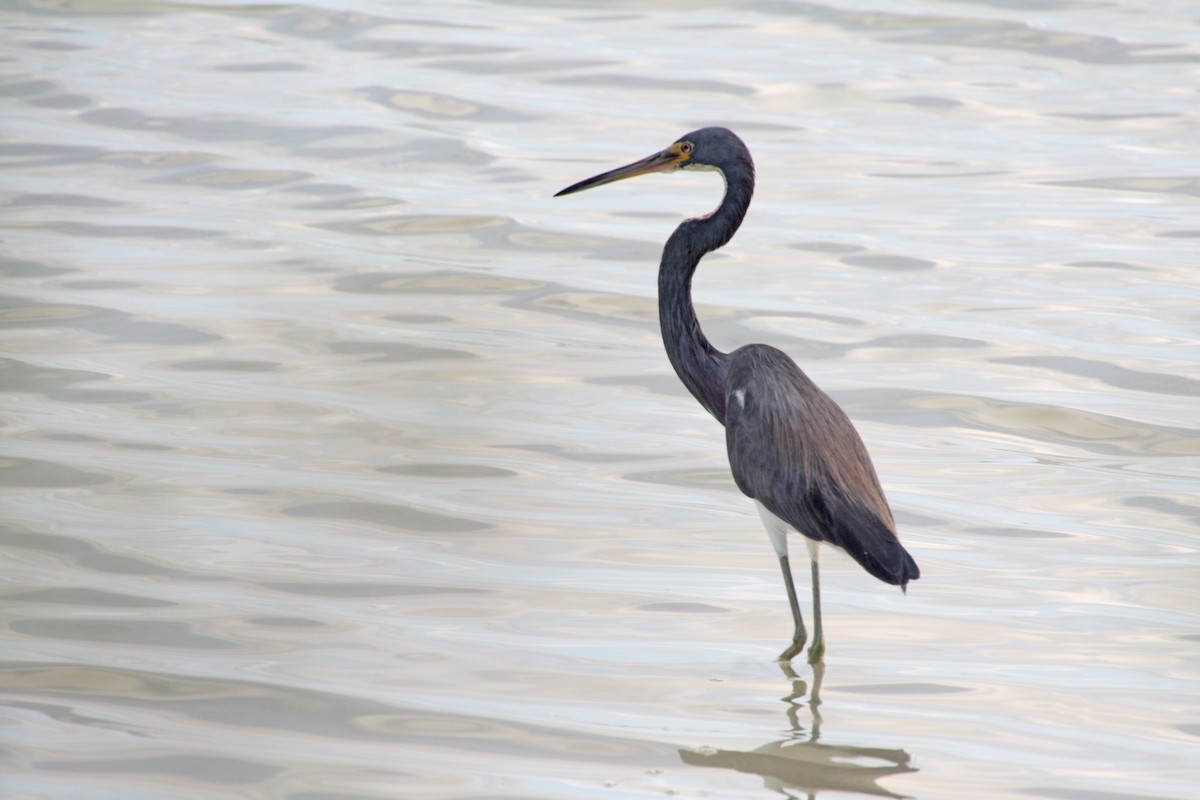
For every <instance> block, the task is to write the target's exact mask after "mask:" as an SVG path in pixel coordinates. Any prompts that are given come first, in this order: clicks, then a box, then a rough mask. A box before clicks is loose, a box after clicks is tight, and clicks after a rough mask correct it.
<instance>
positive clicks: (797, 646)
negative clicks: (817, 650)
mask: <svg viewBox="0 0 1200 800" xmlns="http://www.w3.org/2000/svg"><path fill="white" fill-rule="evenodd" d="M803 650H804V639H797V640H793V641H792V643H791V644H790V645H788V648H787V649H786V650H784V651H783V652H782V653H780V654H779V657H778V658H776V659H775V660H776V661H782V662H789V661H791V660H792V659H793V658H795V657H796V656H798V655H800V653H801V652H802V651H803Z"/></svg>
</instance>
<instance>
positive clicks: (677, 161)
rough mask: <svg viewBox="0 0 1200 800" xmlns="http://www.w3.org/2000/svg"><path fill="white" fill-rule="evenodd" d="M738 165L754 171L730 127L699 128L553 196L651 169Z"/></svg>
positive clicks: (634, 175) (727, 167)
mask: <svg viewBox="0 0 1200 800" xmlns="http://www.w3.org/2000/svg"><path fill="white" fill-rule="evenodd" d="M738 167H742V168H748V169H749V171H750V174H751V175H752V174H753V170H754V166H753V163H752V162H751V161H750V152H749V151H748V150H747V149H746V145H745V144H744V143H743V142H742V140H741V139H739V138H738V136H737V134H735V133H734V132H733V131H731V130H729V129H727V128H700V129H699V130H695V131H692V132H691V133H688V134H685V135H683V136H681V137H679V138H678V139H677V140H675V142H674V143H673V144H672V145H671V146H670V147H668V148H666V149H665V150H659V151H658V152H657V153H654V154H652V155H649V156H647V157H646V158H643V159H641V160H640V161H635V162H633V163H632V164H626V165H625V166H623V167H617V168H616V169H613V170H609V171H608V172H602V173H600V174H599V175H596V176H594V177H591V178H588V179H586V180H582V181H580V182H579V183H575V184H572V185H570V186H568V187H567V188H565V189H563V190H562V191H561V192H558V193H557V194H555V195H554V196H555V197H560V196H562V195H564V194H574V193H575V192H582V191H583V190H584V189H593V188H595V187H597V186H603V185H604V184H606V183H612V182H613V181H620V180H624V179H625V178H634V177H637V176H638V175H646V174H648V173H651V172H674V171H675V170H677V169H696V170H716V171H718V172H721V173H722V174H725V173H726V171H727V170H730V169H734V168H738Z"/></svg>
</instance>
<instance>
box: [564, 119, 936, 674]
mask: <svg viewBox="0 0 1200 800" xmlns="http://www.w3.org/2000/svg"><path fill="white" fill-rule="evenodd" d="M676 169H703V170H717V171H719V172H720V173H721V174H722V176H723V177H724V178H725V185H726V190H725V195H724V197H723V198H722V200H721V204H720V205H719V206H718V207H717V209H716V210H715V211H713V212H712V213H711V214H708V215H706V216H703V217H697V218H694V219H688V220H684V222H683V223H681V224H680V225H679V227H678V228H676V230H675V232H674V233H672V234H671V236H670V238H668V239H667V243H666V245H665V246H664V247H663V255H662V261H661V263H660V265H659V272H658V298H659V322H660V325H661V327H662V337H663V344H664V345H665V346H666V349H667V357H668V358H669V359H670V361H671V365H672V367H674V369H675V372H676V374H677V375H678V376H679V379H680V380H681V381H683V384H684V386H686V387H687V389H688V391H690V392H691V393H692V395H693V396H694V397H695V398H696V399H697V400H698V401H699V402H700V404H701V405H702V406H704V408H706V409H707V410H708V411H709V413H711V414H712V415H713V416H714V417H715V418H716V419H717V420H718V421H719V422H720V423H721V424H722V425H724V426H725V440H726V444H727V446H728V450H729V466H730V469H731V470H732V472H733V478H734V481H735V482H736V483H737V486H738V488H739V489H741V490H742V492H743V493H745V494H746V495H747V496H749V497H751V498H753V499H754V500H756V501H757V502H758V503H759V506H760V513H762V516H763V522H764V523H765V524H766V526H767V530H768V533H769V534H770V535H771V541H772V544H773V545H774V547H775V550H776V554H777V555H778V557H779V562H780V565H781V567H782V570H783V575H784V582H785V587H786V589H787V592H788V602H789V605H790V606H791V611H792V616H793V619H794V622H795V626H796V628H795V634H794V635H793V639H792V644H791V645H790V646H789V647H788V648H787V649H786V650H784V652H783V653H782V654H781V655H780V658H781V659H784V660H790V659H791V658H792V657H794V656H795V655H796V654H797V653H798V652H799V651H800V650H801V649H802V648H803V646H804V643H805V641H806V640H807V632H806V630H805V628H804V622H803V618H802V616H801V614H800V609H799V605H798V603H797V601H796V593H795V586H794V582H793V580H792V573H791V566H790V561H789V558H788V551H787V542H786V535H785V534H786V532H787V529H788V528H791V529H794V530H796V531H798V532H800V533H802V534H803V535H804V536H806V537H808V539H809V540H810V541H811V542H819V543H825V544H829V545H832V546H835V547H839V548H841V549H842V550H845V551H846V552H847V553H849V554H850V556H851V557H852V558H853V559H854V560H855V561H857V562H858V563H859V564H860V565H862V567H863V568H864V569H865V570H867V572H869V573H871V574H872V575H874V576H875V577H876V578H878V579H880V580H881V581H884V582H886V583H890V584H894V585H898V586H900V587H901V588H904V587H906V586H907V584H908V582H909V581H911V580H916V579H917V578H918V577H920V570H919V569H918V568H917V564H916V562H915V561H913V559H912V556H910V555H909V554H908V552H907V551H906V550H905V549H904V547H903V546H902V545H901V544H900V540H899V538H898V537H897V535H896V527H895V522H894V521H893V519H892V513H891V510H890V509H889V508H888V504H887V500H886V499H885V497H884V494H883V489H882V488H881V487H880V484H879V479H878V477H877V476H876V474H875V468H874V466H872V464H871V458H870V456H869V455H868V454H867V449H866V447H865V445H863V442H862V439H861V438H860V437H859V435H858V432H857V431H856V430H855V429H854V425H853V424H852V423H851V422H850V419H849V418H848V417H847V416H846V414H845V412H843V411H842V409H841V408H840V407H839V406H838V405H837V403H835V402H834V401H833V400H832V399H831V398H830V397H829V396H828V395H827V394H825V393H824V392H822V391H821V390H820V389H819V388H818V387H817V385H816V384H814V383H813V382H812V381H811V380H809V378H808V376H807V375H805V374H804V372H803V371H802V370H801V369H800V368H799V367H798V366H796V364H795V362H794V361H792V359H791V358H789V357H788V356H787V355H786V354H785V353H783V352H782V351H780V350H778V349H776V348H774V347H771V346H769V345H765V344H752V345H747V346H745V347H741V348H739V349H737V350H734V351H733V352H732V353H723V352H721V351H720V350H718V349H716V348H715V347H713V346H712V344H711V343H710V342H709V341H708V338H707V337H705V335H704V332H703V331H702V330H701V328H700V322H699V319H698V318H697V317H696V309H695V306H694V305H693V303H692V298H691V285H692V276H693V275H694V274H695V271H696V267H697V265H699V263H700V259H701V258H702V257H703V256H704V255H705V254H706V253H709V252H711V251H713V250H716V249H717V248H719V247H722V246H723V245H725V244H726V243H727V242H728V241H729V240H730V239H731V238H733V235H734V233H736V232H737V229H738V226H740V225H741V223H742V220H743V219H744V218H745V216H746V211H747V209H748V208H749V206H750V199H751V197H752V196H753V194H754V162H753V160H752V159H751V158H750V152H749V150H747V149H746V146H745V144H743V142H742V140H741V139H739V138H738V137H737V135H735V134H734V133H733V132H732V131H729V130H727V129H725V128H702V129H700V130H697V131H692V132H691V133H689V134H687V135H685V136H683V137H681V138H680V139H679V140H677V141H676V142H675V143H674V144H672V145H671V146H670V147H668V148H667V149H666V150H662V151H660V152H658V153H655V154H653V155H651V156H649V157H647V158H645V159H642V160H641V161H638V162H635V163H633V164H630V165H628V166H626V167H620V168H618V169H615V170H610V171H609V172H605V173H602V174H600V175H597V176H595V177H594V178H589V179H587V180H584V181H580V182H579V183H576V184H574V185H572V186H569V187H567V188H566V189H564V190H562V191H561V192H559V193H558V194H560V195H562V194H570V193H573V192H578V191H582V190H584V189H590V188H592V187H595V186H600V185H603V184H605V183H611V182H613V181H616V180H621V179H624V178H629V177H633V176H635V175H641V174H645V173H648V172H671V171H674V170H676ZM764 510H765V513H763V512H764ZM809 552H810V555H811V556H812V580H813V608H814V618H815V621H816V629H815V637H814V640H813V645H812V647H811V648H810V650H809V660H810V661H812V662H814V663H816V662H817V661H819V660H820V659H821V658H822V657H823V654H824V635H823V632H822V628H821V613H820V588H819V587H820V585H819V568H818V562H817V559H816V548H815V546H810V548H809Z"/></svg>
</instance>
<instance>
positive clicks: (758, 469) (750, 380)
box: [724, 344, 920, 586]
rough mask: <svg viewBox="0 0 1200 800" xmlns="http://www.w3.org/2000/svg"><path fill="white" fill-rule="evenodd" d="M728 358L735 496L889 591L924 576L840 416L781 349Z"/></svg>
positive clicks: (745, 351)
mask: <svg viewBox="0 0 1200 800" xmlns="http://www.w3.org/2000/svg"><path fill="white" fill-rule="evenodd" d="M727 359H728V360H727V367H728V369H727V370H726V372H725V415H724V416H725V419H724V423H725V435H726V442H727V444H728V447H729V463H730V467H731V469H732V471H733V477H734V480H735V481H736V482H737V485H738V488H739V489H741V490H742V492H744V493H745V494H746V495H748V496H749V497H752V498H754V499H755V500H757V501H759V502H760V503H762V504H763V505H764V506H766V508H767V509H768V510H770V511H771V512H772V513H773V514H775V515H776V516H777V517H779V518H780V519H782V520H784V521H786V522H787V523H788V524H790V525H792V526H793V527H794V528H796V530H798V531H800V532H801V533H803V534H804V535H805V536H808V537H809V538H810V539H814V540H817V541H822V542H828V543H829V544H832V545H836V546H838V547H840V548H842V549H843V550H845V551H846V552H847V553H849V554H850V555H851V557H853V558H854V560H855V561H857V562H858V563H859V564H861V565H862V567H863V568H864V569H865V570H867V572H869V573H871V574H872V575H874V576H875V577H876V578H878V579H880V580H882V581H885V582H886V583H891V584H897V585H900V586H904V585H905V584H907V583H908V581H910V580H915V579H916V578H918V577H920V570H919V569H918V568H917V564H916V562H915V561H913V559H912V557H911V556H910V555H909V554H908V552H907V551H906V550H905V549H904V547H903V546H902V545H901V544H900V541H899V539H898V538H897V536H896V530H895V523H894V522H893V520H892V513H891V510H890V509H889V508H888V504H887V500H886V499H885V497H884V494H883V489H882V487H881V486H880V484H879V478H878V477H877V476H876V474H875V468H874V466H873V465H872V464H871V458H870V456H869V455H868V453H867V449H866V446H865V445H864V444H863V442H862V439H861V438H860V437H859V435H858V432H857V431H856V430H855V429H854V425H853V424H852V423H851V422H850V419H849V417H847V416H846V414H845V412H844V411H842V409H841V407H840V406H838V404H837V403H835V402H834V401H833V399H832V398H830V397H829V396H828V395H827V394H825V393H824V392H823V391H821V389H820V388H819V387H817V385H816V384H815V383H813V382H812V381H811V380H810V379H809V378H808V376H807V375H805V374H804V372H803V371H801V369H800V368H799V367H798V366H796V364H795V362H794V361H792V359H791V358H789V357H788V356H787V354H786V353H784V352H782V351H780V350H778V349H776V348H774V347H770V346H769V345H762V344H755V345H748V346H746V347H742V348H740V349H738V350H735V351H734V352H732V353H730V354H729V356H728V357H727Z"/></svg>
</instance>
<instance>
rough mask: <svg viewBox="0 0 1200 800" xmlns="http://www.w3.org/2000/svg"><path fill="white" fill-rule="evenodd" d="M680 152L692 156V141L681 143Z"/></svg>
mask: <svg viewBox="0 0 1200 800" xmlns="http://www.w3.org/2000/svg"><path fill="white" fill-rule="evenodd" d="M679 152H681V153H683V154H684V155H685V156H690V155H691V154H692V143H691V142H683V143H682V144H680V145H679Z"/></svg>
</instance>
